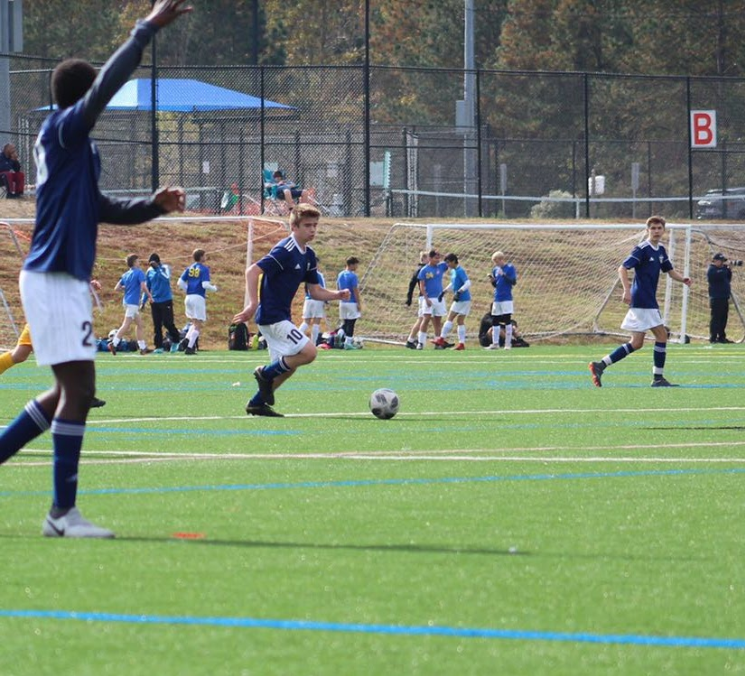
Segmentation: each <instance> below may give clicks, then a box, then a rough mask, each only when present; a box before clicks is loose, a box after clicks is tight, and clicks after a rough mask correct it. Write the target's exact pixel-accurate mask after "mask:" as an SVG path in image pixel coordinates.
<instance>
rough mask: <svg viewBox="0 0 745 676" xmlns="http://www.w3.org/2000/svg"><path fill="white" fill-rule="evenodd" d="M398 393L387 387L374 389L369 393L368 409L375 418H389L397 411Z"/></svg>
mask: <svg viewBox="0 0 745 676" xmlns="http://www.w3.org/2000/svg"><path fill="white" fill-rule="evenodd" d="M398 405H399V402H398V395H397V394H396V393H395V392H394V391H393V390H389V389H388V388H385V387H384V388H382V389H380V390H375V392H373V393H372V394H371V395H370V410H371V411H372V414H373V415H374V416H375V417H376V418H380V419H381V420H389V419H390V418H392V417H393V416H394V415H396V413H398Z"/></svg>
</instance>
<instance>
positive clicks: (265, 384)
mask: <svg viewBox="0 0 745 676" xmlns="http://www.w3.org/2000/svg"><path fill="white" fill-rule="evenodd" d="M254 378H256V382H257V383H258V384H259V394H260V395H261V398H262V399H263V400H264V402H266V403H267V404H269V406H273V405H274V388H273V387H272V381H271V380H267V379H266V378H264V369H263V368H261V366H257V367H256V368H255V369H254Z"/></svg>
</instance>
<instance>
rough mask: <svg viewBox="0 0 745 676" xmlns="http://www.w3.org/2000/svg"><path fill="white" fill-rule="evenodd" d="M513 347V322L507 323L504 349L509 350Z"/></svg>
mask: <svg viewBox="0 0 745 676" xmlns="http://www.w3.org/2000/svg"><path fill="white" fill-rule="evenodd" d="M511 347H512V324H507V326H506V327H505V329H504V349H505V350H509V349H510V348H511Z"/></svg>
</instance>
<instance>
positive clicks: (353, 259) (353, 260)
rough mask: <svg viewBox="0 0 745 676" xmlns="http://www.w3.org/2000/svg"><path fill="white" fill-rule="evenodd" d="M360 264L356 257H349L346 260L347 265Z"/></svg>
mask: <svg viewBox="0 0 745 676" xmlns="http://www.w3.org/2000/svg"><path fill="white" fill-rule="evenodd" d="M359 262H360V259H359V258H357V257H356V256H350V257H349V258H347V265H357V263H359Z"/></svg>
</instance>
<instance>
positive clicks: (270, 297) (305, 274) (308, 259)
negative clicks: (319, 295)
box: [256, 235, 319, 325]
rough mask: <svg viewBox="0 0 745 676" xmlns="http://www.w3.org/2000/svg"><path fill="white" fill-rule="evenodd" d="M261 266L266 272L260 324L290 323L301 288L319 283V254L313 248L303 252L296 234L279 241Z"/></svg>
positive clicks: (261, 262)
mask: <svg viewBox="0 0 745 676" xmlns="http://www.w3.org/2000/svg"><path fill="white" fill-rule="evenodd" d="M257 265H258V266H259V267H260V268H261V270H262V272H263V273H264V274H263V275H262V279H261V290H260V293H259V307H258V309H257V310H256V323H257V324H259V325H268V324H276V323H277V322H281V321H284V320H290V319H291V317H292V299H293V298H294V297H295V294H296V293H297V290H298V287H299V286H300V285H301V284H302V283H303V282H305V283H306V284H318V283H319V279H318V270H317V263H316V253H315V251H313V249H311V248H310V247H309V246H306V247H305V251H303V250H302V249H301V248H300V245H299V244H298V243H297V242H296V241H295V238H294V237H293V236H292V235H290V236H289V237H286V238H285V239H283V240H281V241H280V242H278V243H277V244H276V245H275V246H274V248H273V249H272V250H271V251H270V252H269V253H268V254H267V255H266V256H264V258H262V259H261V260H260V261H259V262H258V263H257Z"/></svg>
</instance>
